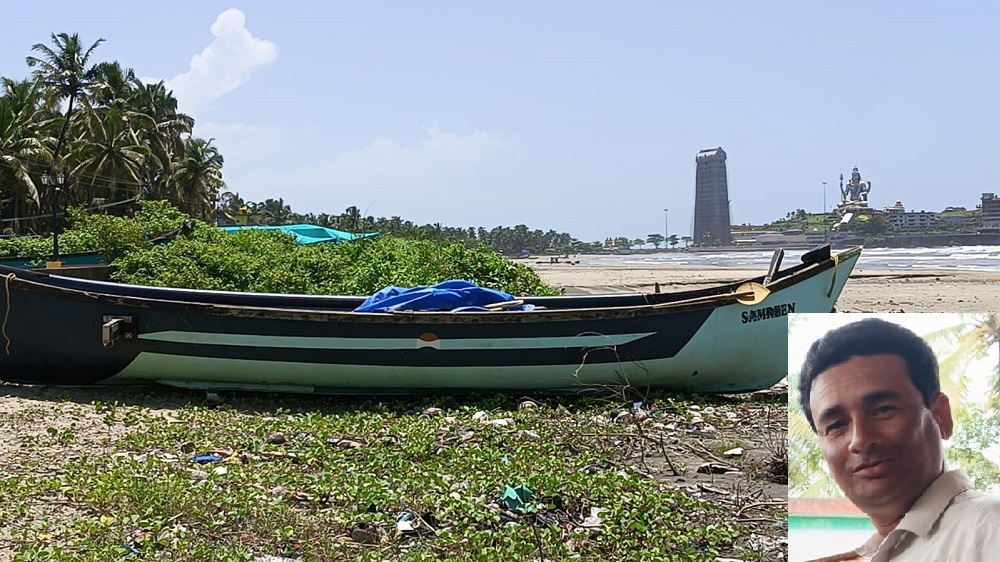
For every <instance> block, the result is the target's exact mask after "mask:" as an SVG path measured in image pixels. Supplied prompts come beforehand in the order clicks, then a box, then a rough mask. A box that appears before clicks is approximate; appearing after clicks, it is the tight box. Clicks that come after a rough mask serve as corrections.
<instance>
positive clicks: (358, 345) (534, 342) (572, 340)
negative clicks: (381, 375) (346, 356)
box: [139, 330, 655, 351]
mask: <svg viewBox="0 0 1000 562" xmlns="http://www.w3.org/2000/svg"><path fill="white" fill-rule="evenodd" d="M654 333H655V332H644V333H638V334H612V335H599V334H594V335H579V336H565V337H541V338H461V339H432V340H428V339H425V338H329V337H309V336H260V335H252V334H215V333H210V332H182V331H176V330H171V331H165V332H153V333H150V334H140V335H139V338H140V339H147V340H154V341H162V342H171V343H186V344H197V345H226V346H241V347H264V348H282V349H385V350H399V349H419V348H422V347H433V348H435V349H440V350H443V351H444V350H459V349H462V350H468V349H553V348H556V349H565V348H574V347H599V346H609V345H624V344H626V343H630V342H634V341H636V340H640V339H642V338H645V337H648V336H651V335H653V334H654Z"/></svg>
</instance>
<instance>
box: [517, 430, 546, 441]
mask: <svg viewBox="0 0 1000 562" xmlns="http://www.w3.org/2000/svg"><path fill="white" fill-rule="evenodd" d="M517 434H518V435H519V436H521V437H524V438H525V439H528V440H530V441H539V440H540V439H541V436H540V435H538V433H536V432H534V431H531V430H530V429H522V430H521V431H518V432H517Z"/></svg>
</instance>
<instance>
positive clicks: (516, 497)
mask: <svg viewBox="0 0 1000 562" xmlns="http://www.w3.org/2000/svg"><path fill="white" fill-rule="evenodd" d="M505 488H506V489H505V490H504V492H503V495H502V496H500V499H499V500H497V501H498V502H500V503H501V504H502V505H503V506H504V507H506V508H507V509H509V510H511V511H518V512H521V513H528V512H531V511H534V506H531V505H528V502H529V501H531V496H533V495H534V492H532V491H531V489H530V488H528V487H527V486H525V485H523V484H522V485H520V486H513V487H512V486H506V487H505Z"/></svg>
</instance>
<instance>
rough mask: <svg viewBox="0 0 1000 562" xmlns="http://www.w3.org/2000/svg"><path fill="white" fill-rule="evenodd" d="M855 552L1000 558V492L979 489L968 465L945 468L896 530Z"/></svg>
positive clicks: (903, 559) (942, 559) (984, 560)
mask: <svg viewBox="0 0 1000 562" xmlns="http://www.w3.org/2000/svg"><path fill="white" fill-rule="evenodd" d="M856 552H857V553H858V554H859V555H860V556H861V557H862V558H864V559H865V560H868V561H870V562H889V561H891V562H913V561H917V560H919V561H925V562H952V561H954V562H998V561H1000V497H998V496H992V495H989V494H984V493H982V492H978V491H976V490H974V489H973V488H972V482H971V481H969V477H968V476H967V475H966V474H965V471H962V470H951V471H948V472H944V473H943V474H941V476H938V477H937V479H936V480H934V482H932V483H931V485H930V486H929V487H928V488H927V490H926V491H925V492H924V493H923V494H922V495H921V496H920V497H919V498H917V501H916V502H915V503H914V504H913V507H911V508H910V510H909V511H908V512H906V515H905V516H903V519H902V520H901V521H900V522H899V525H897V526H896V528H895V529H893V530H892V532H890V533H889V534H888V535H886V537H885V538H883V537H882V536H881V535H879V534H878V533H875V534H874V535H872V537H871V538H870V539H868V541H867V542H865V544H864V545H862V546H861V547H860V548H858V549H857V551H856Z"/></svg>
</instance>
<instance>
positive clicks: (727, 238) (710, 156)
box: [692, 147, 733, 246]
mask: <svg viewBox="0 0 1000 562" xmlns="http://www.w3.org/2000/svg"><path fill="white" fill-rule="evenodd" d="M694 161H695V163H696V166H697V167H696V169H695V170H696V175H695V180H694V233H693V234H692V238H694V243H695V244H705V245H707V246H712V245H720V244H721V245H727V246H728V245H730V244H732V243H733V235H732V232H731V231H730V222H729V182H728V180H727V179H726V178H727V176H726V152H725V151H724V150H722V148H721V147H719V148H709V149H706V150H702V151H701V152H699V153H698V156H696V157H695V159H694Z"/></svg>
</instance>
